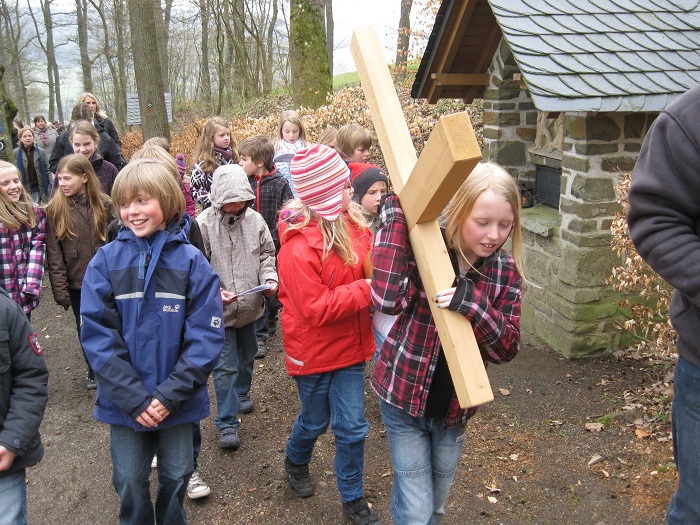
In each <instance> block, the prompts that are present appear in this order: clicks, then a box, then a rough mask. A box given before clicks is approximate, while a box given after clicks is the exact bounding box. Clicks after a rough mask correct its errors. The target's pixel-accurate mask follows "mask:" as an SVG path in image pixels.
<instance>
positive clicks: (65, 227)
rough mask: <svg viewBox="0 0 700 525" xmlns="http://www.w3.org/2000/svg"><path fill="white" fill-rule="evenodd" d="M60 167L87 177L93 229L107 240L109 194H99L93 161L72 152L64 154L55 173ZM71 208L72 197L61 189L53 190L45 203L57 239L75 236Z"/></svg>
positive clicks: (99, 187) (86, 187) (100, 237)
mask: <svg viewBox="0 0 700 525" xmlns="http://www.w3.org/2000/svg"><path fill="white" fill-rule="evenodd" d="M63 170H65V171H67V172H68V173H71V174H73V175H77V176H79V177H86V178H87V182H86V183H85V196H86V198H87V200H88V204H89V205H90V207H91V208H92V221H93V228H94V229H95V233H96V234H97V237H98V238H99V239H100V240H102V241H105V240H106V239H107V223H108V222H109V220H110V219H111V217H109V216H108V212H107V203H108V202H109V197H108V196H107V195H105V194H104V193H102V184H101V183H100V180H99V179H98V178H97V175H95V170H94V169H93V168H92V164H90V161H89V160H88V159H87V158H86V157H85V156H84V155H81V154H80V153H73V154H72V155H67V156H65V157H63V158H62V159H61V161H60V162H59V163H58V168H57V169H56V173H58V174H60V173H61V171H63ZM74 207H75V204H74V203H73V201H72V200H71V198H70V197H66V194H65V193H63V192H62V191H61V190H60V189H58V190H56V193H54V194H53V197H51V200H50V201H49V203H48V204H47V205H46V214H47V215H48V217H49V220H50V221H51V225H52V226H53V229H54V231H55V232H56V239H58V240H59V241H60V240H62V239H64V238H66V237H70V238H73V237H75V233H74V231H73V230H74V228H75V222H74V219H73V213H72V210H73V208H74Z"/></svg>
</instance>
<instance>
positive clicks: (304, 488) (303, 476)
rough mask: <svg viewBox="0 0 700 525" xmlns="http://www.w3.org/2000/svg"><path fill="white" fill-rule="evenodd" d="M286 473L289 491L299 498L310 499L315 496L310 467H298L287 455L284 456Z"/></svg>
mask: <svg viewBox="0 0 700 525" xmlns="http://www.w3.org/2000/svg"><path fill="white" fill-rule="evenodd" d="M284 471H285V472H286V473H287V481H289V489H290V490H291V491H292V494H294V495H295V496H296V497H297V498H308V497H309V496H313V495H314V484H313V482H312V481H311V477H310V476H309V465H308V464H306V465H297V464H296V463H294V462H292V460H291V459H289V458H288V457H287V456H286V455H285V456H284Z"/></svg>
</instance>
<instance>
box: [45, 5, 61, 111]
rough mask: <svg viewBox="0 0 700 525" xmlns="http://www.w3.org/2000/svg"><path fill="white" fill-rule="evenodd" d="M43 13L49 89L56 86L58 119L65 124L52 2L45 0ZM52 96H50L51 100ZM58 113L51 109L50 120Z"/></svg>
mask: <svg viewBox="0 0 700 525" xmlns="http://www.w3.org/2000/svg"><path fill="white" fill-rule="evenodd" d="M42 11H43V13H44V26H45V27H46V61H47V62H48V63H49V69H48V77H49V89H51V87H50V86H51V84H53V86H54V88H53V89H54V91H55V92H56V98H55V102H56V109H57V112H56V113H58V119H59V120H60V121H61V122H63V100H62V97H61V74H60V72H59V70H58V63H57V62H56V50H55V48H54V40H53V19H52V18H51V0H45V1H44V2H42ZM50 98H51V95H49V99H50ZM56 113H54V112H53V108H51V107H50V108H49V120H51V121H52V122H53V120H54V119H55V118H56Z"/></svg>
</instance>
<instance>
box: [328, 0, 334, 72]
mask: <svg viewBox="0 0 700 525" xmlns="http://www.w3.org/2000/svg"><path fill="white" fill-rule="evenodd" d="M334 28H335V22H334V21H333V0H326V53H328V69H329V70H330V72H331V79H332V78H333V33H334Z"/></svg>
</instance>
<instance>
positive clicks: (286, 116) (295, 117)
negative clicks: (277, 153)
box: [275, 109, 307, 149]
mask: <svg viewBox="0 0 700 525" xmlns="http://www.w3.org/2000/svg"><path fill="white" fill-rule="evenodd" d="M285 122H291V123H292V124H294V125H295V126H296V127H298V128H299V138H300V139H301V142H302V143H303V145H302V147H303V146H306V144H307V141H306V128H305V127H304V121H303V120H301V115H299V112H298V111H295V110H293V109H288V110H287V111H283V112H282V114H281V115H280V121H279V124H278V125H277V137H275V149H277V148H279V146H280V144H282V142H284V137H282V128H283V127H284V123H285Z"/></svg>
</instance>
